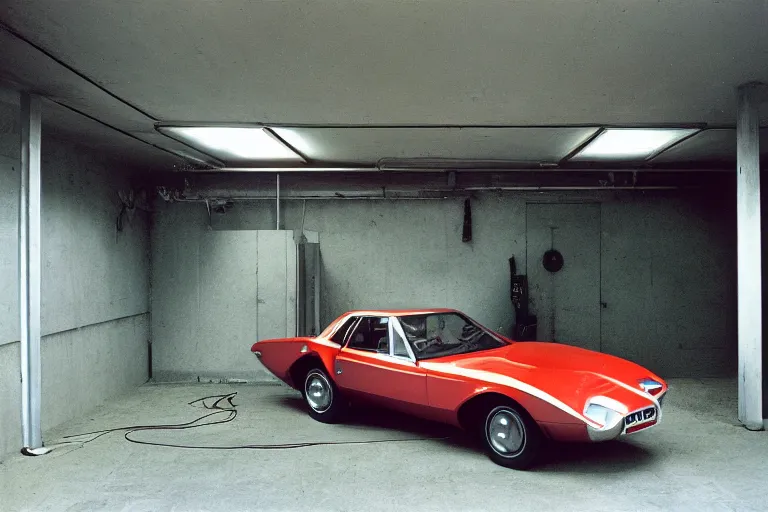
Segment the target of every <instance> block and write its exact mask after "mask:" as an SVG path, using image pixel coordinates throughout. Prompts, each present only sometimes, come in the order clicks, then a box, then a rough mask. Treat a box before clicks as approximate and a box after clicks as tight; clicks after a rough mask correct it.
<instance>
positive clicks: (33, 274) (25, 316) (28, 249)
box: [19, 93, 43, 449]
mask: <svg viewBox="0 0 768 512" xmlns="http://www.w3.org/2000/svg"><path fill="white" fill-rule="evenodd" d="M40 137H41V102H40V97H39V96H36V95H32V94H27V93H22V95H21V185H20V201H19V313H20V315H19V321H20V326H21V426H22V442H23V447H22V448H23V449H37V448H40V447H42V445H43V435H42V430H41V426H40V408H41V407H40V404H41V398H42V397H41V391H40V388H41V373H40V273H41V267H40Z"/></svg>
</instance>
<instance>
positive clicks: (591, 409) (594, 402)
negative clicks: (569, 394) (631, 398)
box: [584, 396, 627, 430]
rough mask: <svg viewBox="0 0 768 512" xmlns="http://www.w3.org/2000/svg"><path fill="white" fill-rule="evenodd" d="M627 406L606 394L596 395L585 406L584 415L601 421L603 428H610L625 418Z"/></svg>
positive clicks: (597, 421) (595, 420)
mask: <svg viewBox="0 0 768 512" xmlns="http://www.w3.org/2000/svg"><path fill="white" fill-rule="evenodd" d="M626 413H627V407H626V406H625V405H623V404H622V403H620V402H618V401H616V400H614V399H612V398H608V397H606V396H596V397H592V398H590V399H589V401H588V402H587V406H586V407H585V408H584V416H586V417H587V418H589V419H590V420H592V421H594V422H595V423H599V424H600V425H602V426H603V430H610V429H612V428H613V427H615V426H616V425H617V424H618V423H619V422H621V420H622V419H623V418H624V415H625V414H626Z"/></svg>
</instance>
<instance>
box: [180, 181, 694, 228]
mask: <svg viewBox="0 0 768 512" xmlns="http://www.w3.org/2000/svg"><path fill="white" fill-rule="evenodd" d="M681 188H686V189H691V188H699V187H693V186H691V187H681V186H676V185H659V186H639V187H631V186H618V187H600V186H583V187H580V186H569V187H555V186H552V187H545V186H543V187H537V186H519V187H467V188H463V189H459V190H453V191H450V195H445V196H440V195H439V194H441V193H447V192H449V191H446V190H424V191H420V192H421V193H432V194H435V195H433V196H419V195H398V193H394V194H395V195H388V194H387V193H386V192H385V193H384V194H382V195H330V194H329V195H310V194H307V195H296V196H283V197H282V200H285V201H303V200H342V201H343V200H347V201H349V200H398V201H401V200H408V201H413V200H420V201H434V200H446V199H456V198H460V197H461V196H462V195H463V193H465V192H507V191H518V192H568V191H574V192H575V191H602V192H608V191H630V190H635V191H651V190H654V191H659V190H678V189H681ZM390 194H391V193H390ZM206 199H207V197H206V196H203V195H201V196H198V197H194V198H175V199H174V200H173V201H175V202H181V203H196V202H204V201H205V200H206ZM228 199H229V200H231V201H273V200H277V201H279V200H280V199H281V198H280V195H279V191H278V193H277V194H276V195H275V196H267V195H264V196H248V195H242V196H235V197H228ZM278 215H279V214H278ZM278 223H279V220H278ZM278 227H279V225H278Z"/></svg>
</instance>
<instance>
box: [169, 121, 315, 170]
mask: <svg viewBox="0 0 768 512" xmlns="http://www.w3.org/2000/svg"><path fill="white" fill-rule="evenodd" d="M157 129H158V131H159V132H160V133H162V134H164V135H167V136H169V137H172V138H174V139H176V140H179V141H181V142H183V143H185V144H187V145H189V146H191V147H193V148H195V149H197V150H198V151H201V152H203V153H206V154H209V155H211V156H213V157H216V158H219V159H221V160H223V161H225V162H279V163H290V164H296V163H306V161H305V160H304V158H303V157H302V156H301V155H299V154H298V153H296V152H295V151H294V150H293V149H291V148H290V147H289V146H288V145H287V144H285V143H284V142H283V141H282V140H280V139H279V138H278V137H276V136H275V135H274V134H273V133H272V132H271V131H270V130H269V129H268V128H264V127H260V126H240V127H234V126H158V127H157Z"/></svg>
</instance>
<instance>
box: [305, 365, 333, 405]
mask: <svg viewBox="0 0 768 512" xmlns="http://www.w3.org/2000/svg"><path fill="white" fill-rule="evenodd" d="M304 395H305V396H306V398H307V403H308V404H309V406H310V407H311V408H312V410H313V411H315V412H318V413H322V412H325V411H327V410H328V409H329V408H330V407H331V402H332V401H333V390H332V389H331V385H330V383H329V382H328V379H326V378H325V375H323V374H321V373H320V372H312V373H310V374H309V375H307V380H306V382H305V383H304Z"/></svg>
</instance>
